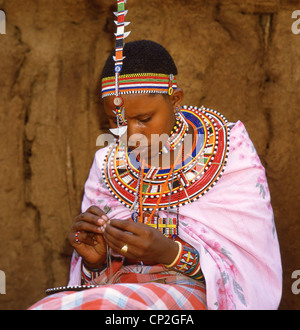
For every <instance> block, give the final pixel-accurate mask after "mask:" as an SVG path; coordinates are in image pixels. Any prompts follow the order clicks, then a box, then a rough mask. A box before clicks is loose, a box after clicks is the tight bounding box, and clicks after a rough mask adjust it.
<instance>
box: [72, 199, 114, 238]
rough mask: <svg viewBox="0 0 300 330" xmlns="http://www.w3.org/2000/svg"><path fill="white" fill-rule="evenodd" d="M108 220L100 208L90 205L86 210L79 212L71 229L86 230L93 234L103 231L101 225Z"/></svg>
mask: <svg viewBox="0 0 300 330" xmlns="http://www.w3.org/2000/svg"><path fill="white" fill-rule="evenodd" d="M107 220H108V217H107V215H106V214H105V212H103V211H102V210H101V209H100V208H98V207H96V206H91V207H90V208H89V209H87V210H86V212H83V213H81V214H79V215H78V216H77V217H75V219H74V223H73V226H72V231H73V232H77V231H87V232H93V233H95V234H99V233H103V228H102V226H103V225H105V223H106V221H107Z"/></svg>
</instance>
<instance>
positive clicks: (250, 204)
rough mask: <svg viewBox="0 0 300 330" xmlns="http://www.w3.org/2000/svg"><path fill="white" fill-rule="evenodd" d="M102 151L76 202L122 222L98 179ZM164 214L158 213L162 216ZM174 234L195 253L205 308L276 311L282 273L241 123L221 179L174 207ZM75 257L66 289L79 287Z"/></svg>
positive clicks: (261, 183) (122, 210) (267, 205)
mask: <svg viewBox="0 0 300 330" xmlns="http://www.w3.org/2000/svg"><path fill="white" fill-rule="evenodd" d="M104 154H105V152H104V150H103V149H100V150H98V151H97V153H96V155H95V159H94V162H93V165H92V167H91V170H90V174H89V177H88V180H87V182H86V184H85V194H84V198H83V201H82V211H83V212H84V211H85V210H86V209H87V208H88V207H90V206H91V205H97V206H99V207H100V208H102V209H103V210H104V211H106V212H108V216H109V217H111V218H119V219H128V218H130V216H131V213H130V212H129V209H128V208H126V207H125V206H123V205H122V204H121V203H120V202H119V201H118V200H116V199H115V198H114V197H113V196H112V194H111V193H110V192H109V190H108V189H107V188H106V186H105V183H104V182H103V180H102V175H101V167H102V166H103V158H104ZM164 214H165V213H164V211H161V212H160V215H161V216H163V215H164ZM179 236H180V237H181V238H182V239H183V240H184V241H186V242H188V243H189V244H191V245H192V246H194V247H195V248H196V249H197V250H198V251H199V254H200V263H201V268H202V272H203V274H204V276H205V281H206V292H207V293H206V294H207V307H208V309H277V308H278V305H279V302H280V299H281V291H282V269H281V258H280V250H279V244H278V239H277V234H276V229H275V224H274V217H273V211H272V206H271V202H270V194H269V189H268V184H267V180H266V175H265V170H264V168H263V166H262V164H261V162H260V160H259V157H258V155H257V153H256V150H255V148H254V146H253V144H252V142H251V140H250V139H249V136H248V134H247V132H246V129H245V127H244V125H243V124H242V123H241V122H237V123H236V124H235V125H234V126H233V127H232V129H231V132H230V152H229V156H228V163H227V166H226V169H225V171H224V173H223V176H222V177H221V179H220V180H219V181H218V183H217V184H216V185H215V186H214V187H213V188H212V189H211V190H210V191H209V192H208V193H207V194H206V195H204V196H202V197H200V198H199V199H198V200H197V201H194V202H192V203H191V204H188V205H185V206H182V207H180V224H179ZM80 267H81V258H79V257H78V256H76V253H74V254H73V258H72V262H71V269H70V282H69V285H79V284H80Z"/></svg>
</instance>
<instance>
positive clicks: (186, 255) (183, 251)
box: [165, 241, 204, 281]
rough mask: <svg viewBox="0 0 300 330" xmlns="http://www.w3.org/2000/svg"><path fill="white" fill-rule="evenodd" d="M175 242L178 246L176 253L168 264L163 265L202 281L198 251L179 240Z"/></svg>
mask: <svg viewBox="0 0 300 330" xmlns="http://www.w3.org/2000/svg"><path fill="white" fill-rule="evenodd" d="M175 242H176V243H178V245H179V246H180V248H179V251H178V254H177V256H176V258H175V259H174V261H173V262H172V263H171V264H170V265H165V266H166V267H168V268H173V269H174V270H177V271H179V272H180V273H183V274H185V275H187V276H189V277H192V278H193V279H195V280H199V281H204V276H203V274H202V271H201V267H200V258H199V253H198V251H197V250H196V249H194V248H192V247H188V246H185V245H182V244H181V243H180V242H177V241H175Z"/></svg>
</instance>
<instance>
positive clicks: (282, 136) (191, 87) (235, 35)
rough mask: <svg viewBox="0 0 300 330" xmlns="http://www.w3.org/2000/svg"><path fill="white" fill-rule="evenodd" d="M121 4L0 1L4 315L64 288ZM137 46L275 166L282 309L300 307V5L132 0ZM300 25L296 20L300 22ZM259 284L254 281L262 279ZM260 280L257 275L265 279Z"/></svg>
mask: <svg viewBox="0 0 300 330" xmlns="http://www.w3.org/2000/svg"><path fill="white" fill-rule="evenodd" d="M114 4H115V1H112V0H77V1H75V0H64V1H58V0H52V1H49V0H48V1H45V0H39V1H37V0H28V1H21V0H10V1H4V0H0V9H2V10H4V11H5V12H6V15H7V34H6V35H0V84H1V85H0V96H1V97H0V150H1V152H0V169H1V171H0V182H1V189H0V203H1V204H0V209H1V212H0V246H1V249H0V269H1V270H3V271H5V273H6V280H7V286H6V295H0V308H1V309H25V308H27V307H28V306H29V305H31V304H32V303H34V302H36V301H37V300H39V299H40V298H42V297H43V296H44V290H45V289H46V288H48V287H53V286H61V285H65V284H66V283H67V279H68V270H69V262H70V255H71V252H72V250H71V249H70V247H69V245H68V242H67V238H66V237H67V233H68V230H69V227H70V225H71V223H72V219H73V217H74V216H75V215H77V214H78V213H79V211H80V203H81V197H82V192H83V185H84V182H85V180H86V178H87V175H88V172H89V168H90V165H91V162H92V160H93V156H94V152H95V151H96V150H97V148H96V138H97V136H98V134H100V133H101V127H103V125H104V126H105V118H104V117H103V115H102V114H101V109H102V106H101V102H100V98H99V95H98V94H97V88H98V87H99V86H98V82H99V75H100V73H101V69H102V66H103V64H104V61H105V59H106V57H107V55H108V54H109V52H110V51H111V49H112V47H113V45H114V42H113V38H112V34H113V32H114V29H115V27H114V24H113V23H112V22H113V18H114V17H113V15H112V9H113V7H114ZM127 8H128V9H129V13H128V16H127V18H128V20H129V21H131V22H132V23H131V25H130V26H129V27H128V28H127V30H131V31H132V32H131V35H130V37H129V38H128V41H131V40H136V39H152V40H154V41H157V42H159V43H161V44H163V45H164V46H165V47H166V48H167V49H168V50H169V51H170V53H171V54H172V55H173V57H174V59H175V61H176V63H177V65H178V68H179V76H178V79H179V82H180V85H181V87H182V88H183V89H184V91H185V103H186V104H188V105H196V106H200V105H202V104H203V105H205V106H207V107H210V108H213V109H216V110H218V111H220V112H222V113H223V114H224V115H225V116H226V117H227V118H228V120H229V121H237V120H241V121H243V122H244V124H245V125H246V127H247V130H248V132H249V134H250V137H251V138H252V140H253V142H254V144H255V146H256V148H257V151H258V153H259V155H260V157H261V159H262V161H263V164H264V165H265V167H266V170H267V174H268V180H269V187H270V190H271V195H272V204H273V208H274V213H275V221H276V225H277V231H278V236H279V240H280V244H281V253H282V261H283V271H284V282H283V285H284V290H283V297H282V302H281V305H280V308H281V309H300V295H294V294H293V293H292V291H291V285H292V283H293V279H292V278H291V274H292V272H293V271H294V270H296V269H300V245H299V234H300V226H299V214H300V208H299V199H300V192H299V184H300V180H299V178H300V174H299V170H298V166H299V146H300V141H299V139H298V136H299V129H300V120H299V114H298V111H299V104H300V93H299V84H300V81H299V77H300V66H299V65H300V34H299V35H295V34H293V33H292V30H291V26H292V23H293V22H294V20H293V19H292V18H291V14H292V12H293V11H294V10H296V9H300V2H299V1H279V0H247V1H239V0H224V1H218V0H210V1H205V0H190V1H188V0H164V1H161V0H151V1H146V0H129V1H128V3H127ZM299 28H300V26H299ZM255 280H256V279H253V281H255ZM257 280H259V279H257Z"/></svg>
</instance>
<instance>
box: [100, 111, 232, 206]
mask: <svg viewBox="0 0 300 330" xmlns="http://www.w3.org/2000/svg"><path fill="white" fill-rule="evenodd" d="M181 113H182V115H183V116H184V118H185V120H186V121H187V122H188V124H189V125H190V126H191V127H192V128H193V130H194V132H195V135H194V138H195V141H194V143H193V148H192V150H191V152H189V153H188V155H186V157H185V158H184V159H182V160H180V162H179V163H177V164H175V165H174V168H171V167H168V168H159V167H158V168H155V167H145V168H143V169H142V168H141V164H139V162H138V161H137V160H136V159H135V162H132V161H131V157H130V154H129V153H128V152H127V150H126V148H125V147H124V144H123V143H122V142H121V141H120V140H118V141H116V143H114V144H112V145H111V146H110V147H108V149H107V154H106V156H105V161H104V166H103V169H102V175H103V178H105V182H106V185H107V188H108V189H109V191H110V192H111V193H112V194H113V195H114V196H115V198H117V199H118V200H119V201H120V202H121V203H122V204H123V205H124V206H126V207H128V208H131V209H132V208H133V206H134V204H135V202H136V199H137V196H138V195H139V194H140V195H142V196H139V199H140V203H142V206H141V207H142V210H144V211H147V212H152V211H153V210H154V209H155V210H157V211H158V210H167V209H169V208H176V207H179V206H183V205H187V204H189V203H192V202H193V201H195V200H197V199H198V198H199V197H201V196H203V195H205V194H206V193H207V192H208V191H209V190H210V189H211V188H212V187H213V186H214V185H215V184H216V183H217V182H218V180H219V179H220V177H221V175H222V173H223V171H224V169H225V166H226V162H227V157H228V152H229V128H228V127H227V120H226V118H225V117H224V116H223V115H221V114H220V113H218V112H216V111H214V110H211V109H207V108H204V107H201V108H196V107H186V106H184V107H183V108H182V109H181ZM141 171H143V174H142V181H143V183H142V187H140V183H141Z"/></svg>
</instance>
